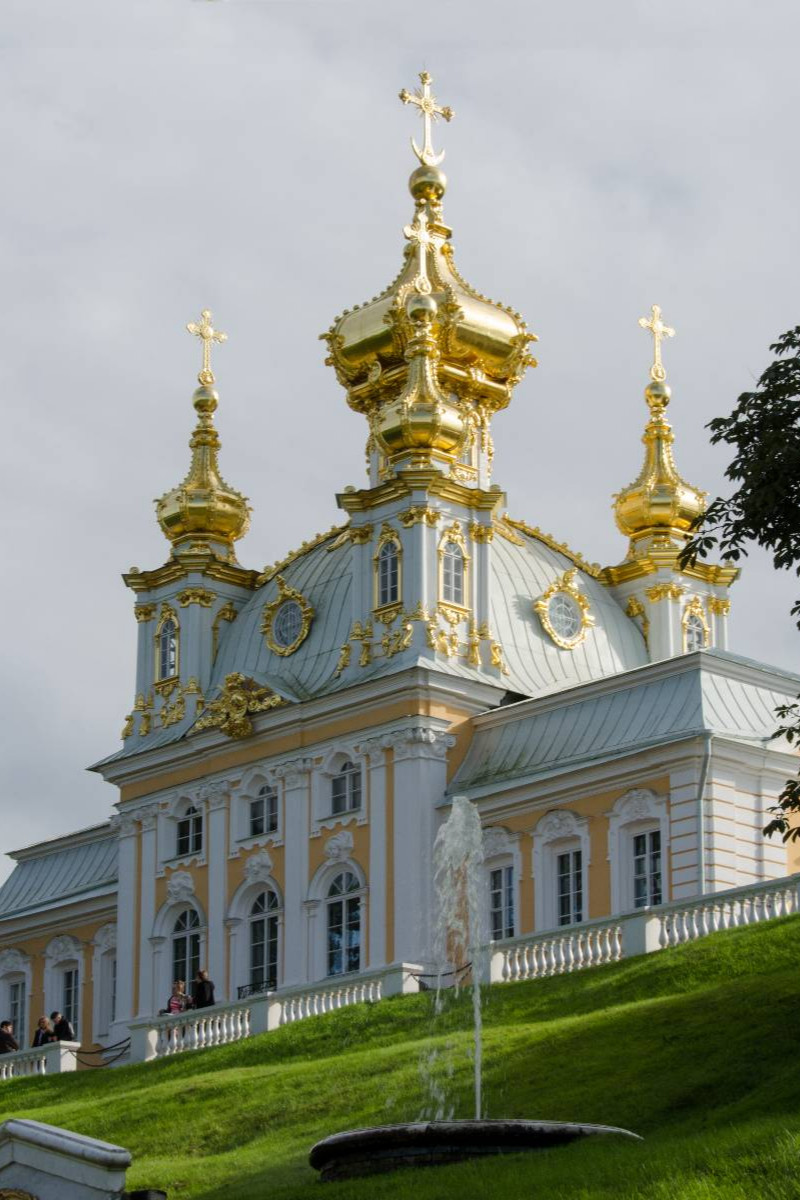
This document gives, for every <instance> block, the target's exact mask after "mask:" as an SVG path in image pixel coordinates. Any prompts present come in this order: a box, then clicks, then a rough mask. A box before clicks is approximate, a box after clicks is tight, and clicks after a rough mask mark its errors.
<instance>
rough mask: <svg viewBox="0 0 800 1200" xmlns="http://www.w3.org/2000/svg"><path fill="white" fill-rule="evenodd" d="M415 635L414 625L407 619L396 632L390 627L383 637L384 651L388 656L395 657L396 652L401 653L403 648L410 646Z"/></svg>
mask: <svg viewBox="0 0 800 1200" xmlns="http://www.w3.org/2000/svg"><path fill="white" fill-rule="evenodd" d="M413 637H414V626H413V625H412V624H411V622H410V621H409V620H408V619H406V620H405V621H403V624H402V625H401V626H400V627H399V628H398V629H396V630H395V631H394V633H390V632H389V630H388V629H387V630H386V633H385V634H384V635H383V637H382V638H381V647H382V649H383V653H384V654H385V656H386V657H387V658H394V656H395V654H401V653H402V651H403V650H407V649H408V648H409V646H410V645H411V641H412V639H413Z"/></svg>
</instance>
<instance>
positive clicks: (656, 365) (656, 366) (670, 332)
mask: <svg viewBox="0 0 800 1200" xmlns="http://www.w3.org/2000/svg"><path fill="white" fill-rule="evenodd" d="M650 311H651V314H652V315H651V316H650V318H649V320H648V318H647V317H639V324H640V325H641V327H642V329H648V330H649V331H650V333H652V335H653V365H652V367H651V368H650V378H651V379H652V380H653V382H654V383H663V382H664V380H665V379H666V378H667V372H666V371H665V370H664V364H663V363H662V361H661V339H662V338H665V337H668V338H671V337H675V330H674V329H670V327H669V325H665V324H664V322H663V321H662V320H661V309H660V308H659V307H658V305H657V304H654V305H653V306H652V308H651V310H650Z"/></svg>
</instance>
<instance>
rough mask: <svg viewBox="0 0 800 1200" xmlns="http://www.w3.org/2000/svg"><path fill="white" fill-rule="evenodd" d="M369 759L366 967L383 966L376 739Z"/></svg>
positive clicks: (382, 839) (382, 783) (381, 778)
mask: <svg viewBox="0 0 800 1200" xmlns="http://www.w3.org/2000/svg"><path fill="white" fill-rule="evenodd" d="M361 749H362V750H364V751H366V753H367V754H368V755H369V964H368V965H369V966H370V967H371V968H372V967H381V966H383V965H384V963H385V962H386V750H385V748H384V746H383V744H382V743H381V742H379V741H378V739H377V738H372V739H370V741H368V742H366V743H365V744H364V745H363V746H362V747H361Z"/></svg>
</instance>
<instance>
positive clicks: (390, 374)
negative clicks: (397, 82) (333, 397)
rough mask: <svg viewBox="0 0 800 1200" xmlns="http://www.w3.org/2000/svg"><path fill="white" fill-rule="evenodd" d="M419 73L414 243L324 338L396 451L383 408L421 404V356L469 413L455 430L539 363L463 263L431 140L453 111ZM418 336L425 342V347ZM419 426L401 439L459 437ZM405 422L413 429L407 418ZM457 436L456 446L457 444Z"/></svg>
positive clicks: (353, 396)
mask: <svg viewBox="0 0 800 1200" xmlns="http://www.w3.org/2000/svg"><path fill="white" fill-rule="evenodd" d="M420 79H421V81H422V85H423V87H422V90H421V91H418V92H417V93H416V94H415V95H413V96H412V95H410V94H409V93H407V92H405V91H403V92H401V93H400V96H401V99H403V100H404V102H405V103H412V102H413V103H414V104H417V105H418V106H419V107H420V109H421V112H422V115H423V117H424V118H425V120H426V132H425V146H424V148H423V150H419V149H418V148H417V147H416V146H414V150H415V153H416V154H417V157H418V158H419V159H420V162H421V165H420V166H419V167H418V168H417V169H416V170H415V171H414V172H413V174H412V175H411V178H410V180H409V188H410V191H411V195H412V197H413V199H414V216H413V219H412V221H411V223H410V224H409V225H406V226H405V229H404V231H403V232H404V234H405V238H406V242H407V245H406V247H405V252H404V259H403V265H402V267H401V269H400V273H399V275H398V276H397V277H396V278H395V280H394V281H393V282H392V283H391V284H390V285H389V286H388V287H387V288H386V289H385V290H384V291H383V292H381V293H380V295H378V296H375V297H374V298H373V299H372V300H371V301H369V302H368V303H366V304H362V305H359V306H358V307H356V308H354V309H352V310H347V311H345V312H344V313H343V314H342V315H341V316H339V317H337V318H336V320H335V321H334V322H333V324H332V325H331V327H330V329H329V330H328V332H327V333H325V334H323V335H322V337H323V338H324V340H325V341H327V343H328V348H329V354H328V357H327V358H326V363H327V364H328V365H330V366H332V367H333V368H334V369H335V371H336V375H337V378H338V379H339V382H340V383H341V384H342V386H343V387H344V388H345V389H346V392H347V400H348V403H349V404H350V406H351V407H352V408H353V409H355V410H356V411H357V412H361V413H363V414H364V415H365V416H367V417H368V419H369V420H370V424H371V426H372V430H373V432H374V434H375V436H376V438H377V439H378V441H382V442H383V443H384V448H387V449H388V447H389V446H391V447H392V450H390V451H389V453H390V454H391V453H392V452H395V453H396V452H398V449H399V447H398V439H397V437H396V436H395V435H394V434H391V435H390V433H389V428H388V427H389V426H391V427H392V428H394V426H395V425H396V421H395V418H393V417H389V416H388V414H386V415H385V414H384V410H385V409H387V408H388V407H392V408H393V410H394V411H395V413H399V411H400V407H402V406H401V404H400V402H401V398H403V397H405V407H406V410H408V409H409V405H410V404H413V403H416V401H414V400H413V395H412V393H414V389H415V388H416V389H417V390H418V388H419V380H418V378H417V377H418V376H419V374H420V369H421V368H420V364H421V361H422V360H424V361H425V362H426V363H427V367H426V368H425V370H426V371H427V375H428V379H429V382H428V384H426V388H427V390H430V388H433V389H434V390H435V391H437V392H439V393H440V397H441V400H440V403H443V404H445V405H446V406H448V407H450V408H455V409H460V410H462V414H461V415H458V416H456V417H453V418H452V419H449V420H448V421H445V422H444V424H445V425H447V424H448V423H449V424H451V425H452V426H453V428H454V429H455V427H456V426H459V425H460V424H461V423H462V422H463V419H464V416H466V415H468V414H469V411H470V409H472V410H473V411H475V412H476V413H477V415H478V417H479V418H480V422H479V423H481V422H482V421H483V419H484V418H487V417H489V416H490V415H491V414H492V413H493V412H496V411H497V410H499V409H502V408H505V407H506V406H507V405H508V403H509V400H510V398H511V391H512V389H513V387H514V386H515V384H516V383H518V382H519V380H520V379H521V378H522V376H523V374H524V372H525V370H526V368H527V367H529V366H535V365H536V363H535V359H533V358H532V357H531V355H530V353H529V344H530V343H531V342H532V341H535V340H536V338H535V335H534V334H532V333H530V332H529V330H528V328H527V326H526V324H525V321H524V320H523V318H522V317H521V316H520V314H519V313H518V312H515V311H514V310H513V309H511V308H508V307H506V306H505V305H502V304H499V303H497V302H496V301H494V300H489V299H487V298H486V297H485V296H482V295H481V294H480V292H477V291H476V290H475V289H474V288H472V287H471V286H470V285H469V284H468V283H467V282H466V281H465V280H464V279H463V278H462V277H461V275H460V274H459V272H458V270H457V268H456V265H455V261H454V256H453V247H452V244H451V241H450V237H451V230H450V229H449V228H448V226H447V225H446V224H445V223H444V218H443V215H442V197H443V196H444V193H445V188H446V185H447V180H446V177H445V175H444V173H443V172H442V171H441V170H440V169H439V167H438V163H439V162H440V161H441V159H442V158H443V157H444V156H443V154H441V155H435V154H434V153H433V148H432V146H431V144H430V121H431V120H433V119H435V117H436V116H437V115H443V116H445V119H447V120H449V119H450V118H451V117H452V115H453V114H452V111H451V110H450V109H442V108H439V107H438V105H436V102H435V101H434V99H433V97H432V96H431V95H430V92H429V84H430V76H428V75H427V74H426V73H425V72H423V73H422V74H421V76H420ZM412 145H413V142H412ZM414 297H427V298H428V299H429V300H430V301H431V302H432V307H431V309H430V319H428V317H427V316H426V317H425V319H424V320H420V319H417V318H418V317H420V316H421V313H422V309H421V308H420V305H419V304H418V302H417V300H415V299H413V298H414ZM415 314H416V316H415ZM423 326H424V330H425V332H424V336H423V334H422V333H421V328H422V327H423ZM420 338H422V340H423V341H424V342H425V345H426V347H427V348H426V349H425V350H424V351H423V350H422V349H421V346H422V342H421V341H420ZM415 378H417V382H416V383H414V382H413V381H414V379H415ZM429 399H430V398H429V397H428V399H426V400H425V401H424V402H423V401H420V403H425V404H427V403H428V402H429ZM440 415H441V414H440ZM412 424H415V425H416V430H415V432H414V434H413V435H411V434H410V432H409V437H410V440H409V441H408V442H405V441H403V446H402V447H401V448H404V449H424V448H431V449H433V448H435V447H436V446H437V445H440V444H441V442H442V439H443V438H444V440H445V441H451V442H452V441H453V438H452V435H451V434H448V435H444V434H443V432H442V423H441V421H436V422H434V423H433V425H431V426H430V431H429V434H428V435H425V434H424V430H423V426H424V422H423V421H421V420H420V421H417V422H412ZM405 426H406V428H407V429H409V431H410V429H411V425H410V424H409V422H408V420H407V419H406V421H405ZM401 440H403V439H401ZM458 441H460V439H458V440H457V441H456V442H455V443H454V444H453V446H452V447H451V452H454V451H456V450H457V446H458Z"/></svg>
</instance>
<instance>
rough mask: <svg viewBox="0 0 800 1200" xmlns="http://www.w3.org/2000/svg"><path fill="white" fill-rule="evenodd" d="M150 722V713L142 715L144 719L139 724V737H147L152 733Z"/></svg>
mask: <svg viewBox="0 0 800 1200" xmlns="http://www.w3.org/2000/svg"><path fill="white" fill-rule="evenodd" d="M150 721H151V717H150V713H149V712H145V713H142V719H141V721H140V722H139V737H146V736H147V734H148V733H149V732H150Z"/></svg>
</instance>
